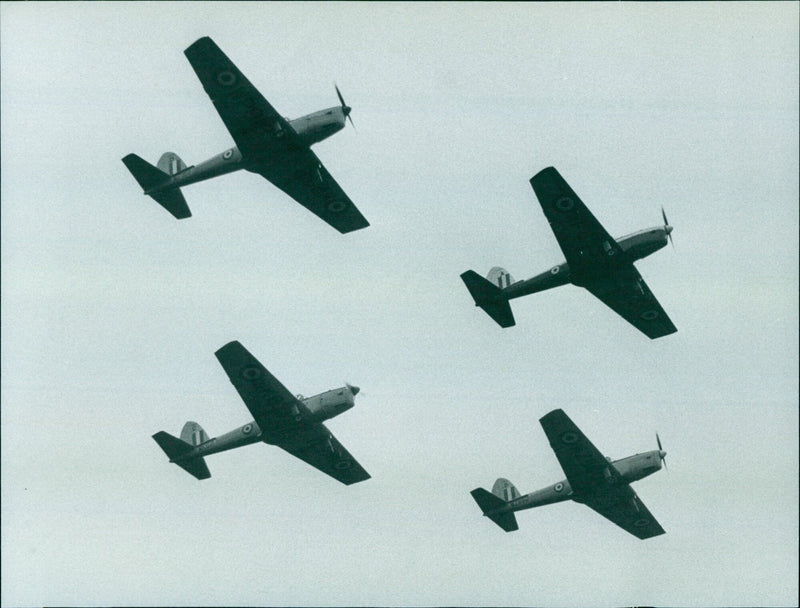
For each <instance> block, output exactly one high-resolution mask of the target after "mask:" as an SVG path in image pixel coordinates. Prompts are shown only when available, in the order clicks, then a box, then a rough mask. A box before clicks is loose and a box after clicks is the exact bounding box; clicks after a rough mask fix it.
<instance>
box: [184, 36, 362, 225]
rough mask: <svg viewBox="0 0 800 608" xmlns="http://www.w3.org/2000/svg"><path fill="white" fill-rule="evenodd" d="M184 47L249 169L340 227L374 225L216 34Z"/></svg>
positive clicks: (187, 56)
mask: <svg viewBox="0 0 800 608" xmlns="http://www.w3.org/2000/svg"><path fill="white" fill-rule="evenodd" d="M184 53H185V55H186V58H187V59H188V60H189V63H190V64H191V65H192V68H193V69H194V71H195V73H196V74H197V77H198V78H199V79H200V82H201V83H202V85H203V88H204V89H205V91H206V93H208V96H209V97H210V98H211V101H212V102H213V103H214V107H215V108H216V109H217V112H218V113H219V116H220V118H221V119H222V122H224V123H225V126H226V127H227V129H228V131H229V132H230V134H231V137H233V140H234V141H235V142H236V145H237V146H238V148H239V150H240V151H241V153H242V155H243V156H244V158H245V165H246V168H247V169H248V170H249V171H253V172H255V173H258V174H259V175H262V176H263V177H265V178H266V179H268V180H269V181H270V182H272V183H273V184H275V185H276V186H277V187H278V188H280V189H281V190H283V191H284V192H285V193H286V194H288V195H289V196H291V197H292V198H293V199H294V200H296V201H297V202H298V203H300V204H301V205H303V206H304V207H305V208H306V209H308V210H309V211H311V212H312V213H314V214H315V215H317V216H318V217H319V218H321V219H322V220H324V221H325V222H327V223H328V224H330V225H331V226H333V227H334V228H336V229H337V230H338V231H339V232H342V233H346V232H351V231H353V230H358V229H360V228H366V227H367V226H369V222H368V221H367V220H366V219H365V218H364V216H363V215H361V212H360V211H359V210H358V208H357V207H356V206H355V205H354V204H353V201H351V200H350V198H349V197H348V196H347V195H346V194H345V193H344V191H343V190H342V188H341V187H340V186H339V184H338V183H336V180H334V179H333V177H332V176H331V174H330V173H329V172H328V170H327V169H325V167H324V166H323V164H322V162H321V161H320V160H319V158H317V155H316V154H314V152H312V151H311V148H309V147H308V145H306V144H305V143H304V142H303V141H302V140H301V139H300V137H298V135H297V133H295V131H294V129H293V128H292V126H291V125H290V124H289V123H288V122H287V121H286V119H285V118H283V116H281V115H280V114H278V112H277V111H276V110H275V108H273V107H272V105H270V103H269V102H268V101H267V100H266V99H265V98H264V96H263V95H262V94H261V93H260V92H259V91H258V89H256V88H255V87H254V86H253V85H252V84H251V83H250V81H249V80H247V78H246V77H245V76H244V74H242V72H241V71H239V69H238V68H237V67H236V66H235V65H234V64H233V62H232V61H231V60H230V59H228V57H227V55H225V53H223V52H222V50H221V49H220V48H219V47H218V46H217V45H216V43H215V42H214V41H213V40H211V38H208V37H204V38H200V39H199V40H197V41H196V42H194V44H192V45H191V46H189V47H188V48H187V49H186V51H184Z"/></svg>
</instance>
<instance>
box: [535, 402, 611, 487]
mask: <svg viewBox="0 0 800 608" xmlns="http://www.w3.org/2000/svg"><path fill="white" fill-rule="evenodd" d="M539 422H540V423H541V425H542V428H543V429H544V432H545V434H546V435H547V440H548V441H549V442H550V447H552V448H553V451H554V452H555V453H556V458H558V462H559V464H561V468H562V469H564V474H565V475H566V476H567V480H568V481H569V485H570V486H572V489H573V491H575V492H576V493H577V494H579V495H582V496H583V495H588V494H591V493H592V492H595V491H596V490H598V489H601V488H603V487H605V486H606V485H608V481H607V480H609V479H613V478H619V476H620V475H619V473H618V472H617V470H616V469H615V468H614V467H613V466H612V465H611V463H610V462H609V461H608V460H606V458H605V457H604V456H603V455H602V454H601V453H600V451H599V450H598V449H597V448H596V447H594V445H593V444H592V442H591V441H589V439H587V438H586V435H584V434H583V433H582V432H581V430H580V429H579V428H578V427H577V426H575V423H574V422H572V420H570V418H569V416H567V415H566V414H565V413H564V411H563V410H560V409H558V410H553V411H552V412H550V413H548V414H545V415H544V416H542V417H541V418H540V419H539Z"/></svg>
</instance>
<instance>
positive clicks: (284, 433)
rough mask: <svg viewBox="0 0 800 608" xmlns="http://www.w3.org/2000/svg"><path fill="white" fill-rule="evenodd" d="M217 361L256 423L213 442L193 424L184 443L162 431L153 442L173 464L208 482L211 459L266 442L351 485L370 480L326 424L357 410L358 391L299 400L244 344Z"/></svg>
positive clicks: (219, 354) (184, 433)
mask: <svg viewBox="0 0 800 608" xmlns="http://www.w3.org/2000/svg"><path fill="white" fill-rule="evenodd" d="M215 355H216V357H217V360H218V361H219V362H220V364H221V365H222V367H223V369H224V370H225V373H226V374H228V378H229V379H230V381H231V383H232V384H233V386H234V388H236V391H237V392H238V393H239V396H240V397H241V398H242V400H243V401H244V404H245V405H246V406H247V409H248V410H250V414H251V415H252V416H253V418H255V420H253V421H252V422H248V423H247V424H245V425H242V426H240V427H238V428H236V429H234V430H232V431H230V432H228V433H225V434H224V435H220V436H219V437H214V438H212V439H209V437H208V435H207V434H206V432H205V431H204V430H203V428H202V427H201V426H200V425H199V424H197V423H196V422H191V421H190V422H187V423H186V424H185V425H184V426H183V430H182V431H181V436H180V439H179V438H177V437H174V436H172V435H170V434H169V433H166V432H164V431H159V432H158V433H156V434H155V435H153V439H155V440H156V443H158V445H159V446H160V447H161V449H162V450H164V452H165V453H166V454H167V456H169V461H170V462H174V463H175V464H177V465H178V466H179V467H181V468H182V469H183V470H184V471H186V472H188V473H190V474H191V475H193V476H194V477H196V478H197V479H208V478H209V477H211V473H210V472H209V470H208V466H207V465H206V461H205V456H208V455H209V454H216V453H217V452H224V451H226V450H232V449H234V448H238V447H242V446H245V445H249V444H251V443H257V442H259V441H260V442H264V443H266V444H270V445H277V446H278V447H279V448H282V449H284V450H286V451H287V452H289V454H291V455H292V456H296V457H297V458H299V459H300V460H304V461H305V462H307V463H308V464H310V465H311V466H312V467H315V468H317V469H319V470H320V471H322V472H323V473H327V474H328V475H330V476H331V477H333V478H334V479H337V480H338V481H341V482H342V483H343V484H345V485H350V484H354V483H358V482H359V481H365V480H367V479H369V478H370V475H369V473H367V472H366V471H365V470H364V468H363V467H362V466H361V465H360V464H358V462H357V461H356V459H355V458H353V457H352V456H351V455H350V452H348V451H347V450H346V449H345V447H344V446H343V445H342V444H341V443H339V441H338V440H337V439H336V437H334V436H333V434H332V433H331V432H330V431H329V430H328V429H327V428H326V427H325V425H324V424H322V421H323V420H327V419H329V418H333V417H334V416H338V415H339V414H341V413H342V412H344V411H346V410H349V409H350V408H352V407H353V406H354V405H355V400H354V397H355V396H356V395H357V394H358V392H359V390H360V389H359V388H358V387H357V386H352V385H350V384H345V386H343V387H341V388H335V389H332V390H329V391H325V392H324V393H320V394H319V395H315V396H313V397H303V396H302V395H297V396H295V395H292V393H290V392H289V391H288V390H287V389H286V387H284V386H283V385H282V384H281V383H280V382H278V380H277V379H276V378H275V377H274V376H273V375H272V374H270V373H269V372H268V371H267V369H266V368H265V367H264V366H263V365H261V363H259V362H258V360H257V359H256V358H255V357H254V356H253V355H251V354H250V353H249V352H248V351H247V349H246V348H245V347H244V346H242V345H241V344H240V343H239V342H237V341H233V342H229V343H228V344H226V345H225V346H223V347H222V348H220V349H219V350H218V351H217V352H216V353H215Z"/></svg>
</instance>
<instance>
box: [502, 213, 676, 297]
mask: <svg viewBox="0 0 800 608" xmlns="http://www.w3.org/2000/svg"><path fill="white" fill-rule="evenodd" d="M670 232H672V226H669V225H666V226H655V227H653V228H647V229H645V230H639V231H638V232H634V233H632V234H628V235H626V236H623V237H621V238H619V239H616V242H617V244H618V245H619V247H620V249H621V250H622V251H623V254H624V258H622V259H619V260H617V261H616V263H617V264H620V265H622V264H628V263H633V262H635V261H636V260H641V259H642V258H644V257H647V256H648V255H650V254H651V253H655V252H656V251H658V250H659V249H661V248H663V247H665V246H666V244H667V238H668V235H669V233H670ZM567 283H573V284H576V285H582V284H583V283H582V280H581V279H580V278H577V277H574V276H572V273H571V271H570V267H569V264H568V263H567V262H562V263H560V264H557V265H555V266H553V267H552V268H550V269H549V270H546V271H545V272H542V273H540V274H537V275H536V276H534V277H531V278H530V279H525V280H524V281H517V282H516V283H512V284H511V285H509V286H508V287H505V288H503V296H505V297H506V298H507V299H509V300H511V299H514V298H520V297H522V296H527V295H530V294H532V293H537V292H539V291H544V290H546V289H552V288H553V287H560V286H561V285H566V284H567Z"/></svg>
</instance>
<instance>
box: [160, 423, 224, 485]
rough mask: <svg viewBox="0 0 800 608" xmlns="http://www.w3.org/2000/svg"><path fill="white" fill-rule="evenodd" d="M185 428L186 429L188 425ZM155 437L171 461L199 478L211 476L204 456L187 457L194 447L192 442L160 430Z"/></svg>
mask: <svg viewBox="0 0 800 608" xmlns="http://www.w3.org/2000/svg"><path fill="white" fill-rule="evenodd" d="M188 424H194V423H188V422H187V425H188ZM183 428H184V431H185V430H186V426H184V427H183ZM200 431H201V432H202V433H203V434H205V433H204V432H203V429H200ZM181 435H183V434H181ZM153 439H155V440H156V443H157V444H158V445H159V446H160V447H161V449H162V450H164V453H165V454H166V455H167V456H169V461H170V462H174V463H175V464H177V465H178V466H179V467H181V468H182V469H183V470H184V471H186V472H187V473H189V474H190V475H193V476H195V477H196V478H197V479H208V478H209V477H211V472H210V471H209V470H208V465H207V464H206V461H205V460H204V459H203V457H202V456H195V457H194V458H185V456H186V455H187V454H189V453H190V452H191V451H192V450H193V449H194V446H193V445H192V444H190V443H187V442H186V441H181V440H180V439H178V438H177V437H173V436H172V435H170V434H169V433H165V432H164V431H159V432H158V433H156V434H155V435H153Z"/></svg>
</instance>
